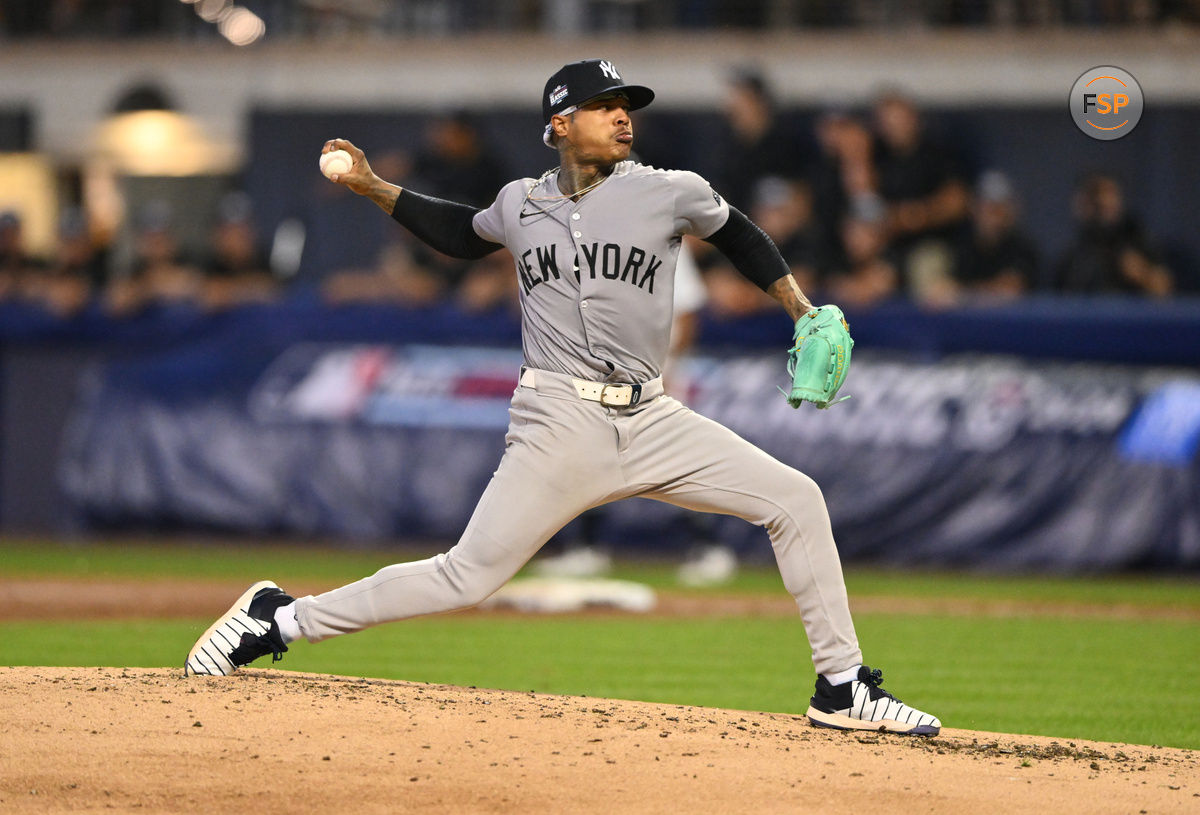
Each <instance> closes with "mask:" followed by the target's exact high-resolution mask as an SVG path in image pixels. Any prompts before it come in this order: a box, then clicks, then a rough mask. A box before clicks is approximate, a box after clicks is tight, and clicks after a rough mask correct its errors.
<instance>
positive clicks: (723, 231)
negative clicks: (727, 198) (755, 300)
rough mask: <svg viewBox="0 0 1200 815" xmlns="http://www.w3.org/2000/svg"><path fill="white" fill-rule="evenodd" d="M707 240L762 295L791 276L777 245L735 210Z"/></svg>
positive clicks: (732, 208)
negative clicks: (780, 279)
mask: <svg viewBox="0 0 1200 815" xmlns="http://www.w3.org/2000/svg"><path fill="white" fill-rule="evenodd" d="M705 240H706V241H708V242H709V243H711V244H712V245H713V246H715V247H717V248H718V249H720V250H721V254H723V255H725V257H727V258H729V261H730V263H732V264H733V267H734V268H735V269H737V270H738V271H739V272H740V273H741V274H742V276H743V277H745V278H746V279H747V280H749V281H750V282H751V283H753V284H754V285H756V286H758V287H759V288H760V289H762V290H763V291H766V290H767V289H768V288H770V286H771V284H772V283H774V282H775V281H776V280H778V279H779V278H781V277H784V276H785V275H788V274H791V272H792V270H791V269H790V268H788V265H787V261H785V260H784V259H783V255H781V254H779V247H777V246H776V245H775V242H774V241H773V240H771V238H770V237H768V235H767V233H766V232H763V231H762V229H761V228H760V227H759V226H758V224H756V223H754V222H753V221H751V220H750V219H749V218H747V217H746V216H745V215H744V214H742V212H741V211H740V210H738V209H737V208H735V207H730V208H729V220H727V221H726V222H725V225H724V226H722V227H721V228H720V229H718V230H717V231H716V232H714V233H712V234H711V235H709V236H708V237H707V238H705Z"/></svg>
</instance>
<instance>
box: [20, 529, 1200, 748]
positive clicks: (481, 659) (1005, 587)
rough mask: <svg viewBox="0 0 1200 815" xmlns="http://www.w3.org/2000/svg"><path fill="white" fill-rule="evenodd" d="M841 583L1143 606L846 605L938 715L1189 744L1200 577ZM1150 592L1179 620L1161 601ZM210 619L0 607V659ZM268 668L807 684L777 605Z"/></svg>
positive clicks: (863, 633) (156, 552)
mask: <svg viewBox="0 0 1200 815" xmlns="http://www.w3.org/2000/svg"><path fill="white" fill-rule="evenodd" d="M414 556H415V555H414V553H413V552H404V553H402V554H401V555H397V554H396V553H387V552H381V551H329V550H323V549H307V548H296V547H291V548H286V549H280V548H278V547H267V548H265V549H257V548H252V547H249V546H243V547H231V546H228V545H207V546H206V545H188V546H155V545H136V544H126V545H121V546H111V547H95V546H89V547H76V548H69V547H59V546H47V545H38V544H33V543H19V544H8V545H4V546H0V576H2V577H9V578H12V577H19V576H31V577H32V576H55V577H63V576H90V577H105V576H109V577H130V576H137V577H143V578H146V579H154V578H156V577H206V578H224V577H228V578H239V579H240V578H245V579H247V581H249V580H250V579H254V578H258V577H261V576H270V577H272V578H274V579H276V580H278V581H279V582H280V583H281V584H283V585H285V586H286V585H287V580H288V579H289V578H290V579H293V580H300V579H306V580H312V579H317V578H319V579H321V580H327V581H329V583H330V585H336V584H338V583H341V582H344V581H347V580H351V579H354V578H356V577H359V576H362V575H363V574H367V573H370V572H371V571H373V570H375V569H376V568H378V567H380V566H382V565H385V564H387V563H389V562H392V561H394V560H400V559H410V558H412V557H414ZM672 570H673V564H624V565H623V566H622V567H621V568H620V570H619V575H618V576H621V577H625V578H631V579H641V580H643V581H644V582H647V583H650V584H651V585H655V586H658V587H663V588H666V587H671V588H674V581H673V577H672ZM847 582H848V584H849V588H850V592H851V595H852V596H855V597H896V598H946V597H949V598H961V599H984V600H995V601H1022V602H1030V603H1034V604H1045V603H1068V604H1083V605H1088V606H1091V607H1095V606H1121V607H1123V608H1130V609H1134V610H1135V612H1136V610H1137V609H1144V610H1145V611H1146V615H1145V617H1144V618H1141V617H1139V616H1138V615H1137V614H1136V613H1134V614H1132V615H1131V616H1130V617H1129V618H1120V619H1117V618H1096V617H1080V616H1077V615H1072V614H1069V613H1062V614H1058V613H1055V612H1054V611H1053V610H1051V611H1046V610H1040V611H1038V612H1037V613H1036V614H1034V613H1030V614H1029V615H1026V616H1003V617H994V616H966V615H962V614H957V615H936V614H930V613H911V614H897V613H888V614H879V613H869V614H867V613H860V614H859V615H857V618H856V622H857V626H858V630H859V636H860V638H861V640H862V645H863V650H864V652H865V653H866V655H867V659H868V661H869V662H870V663H872V664H873V665H875V666H877V667H882V668H884V670H885V676H886V677H887V679H888V682H887V685H886V686H885V687H890V688H891V689H892V690H893V691H894V692H895V693H897V695H899V696H901V697H902V698H905V699H907V700H908V701H911V702H913V703H914V704H916V705H918V706H919V707H923V708H925V709H927V710H930V711H932V712H934V713H936V714H938V715H939V716H940V717H941V718H942V720H943V722H944V723H945V724H946V725H947V726H949V727H962V728H971V729H980V730H990V731H998V732H1008V733H1029V734H1039V735H1048V736H1057V737H1061V738H1067V739H1069V738H1087V739H1097V740H1103V741H1125V742H1133V743H1141V744H1160V745H1169V746H1176V747H1187V748H1192V749H1200V678H1197V675H1196V674H1195V672H1194V671H1192V670H1191V669H1190V667H1189V666H1190V665H1191V663H1192V661H1193V660H1194V659H1195V657H1196V655H1197V653H1198V652H1200V624H1198V623H1197V622H1196V619H1200V582H1198V581H1197V580H1195V579H1169V578H1152V577H1137V578H1125V577H1122V578H1107V579H1099V578H1089V579H1062V578H1054V579H1051V578H989V577H981V576H971V575H961V574H928V573H920V574H913V573H898V572H885V571H878V570H860V569H857V568H854V567H853V566H851V567H849V568H847ZM696 591H698V592H700V593H703V592H704V591H710V592H711V591H714V590H711V589H709V590H696ZM720 591H724V592H733V593H739V594H751V595H753V594H761V593H770V594H775V595H778V594H780V593H781V592H782V591H783V589H782V587H781V585H780V581H779V578H778V575H777V574H776V573H775V572H774V570H772V569H768V568H754V569H744V570H743V572H742V574H741V575H740V576H739V578H738V580H737V581H736V582H735V583H734V584H733V585H732V586H728V587H725V588H723V589H721V590H720ZM1163 609H1170V610H1172V611H1174V612H1182V616H1184V617H1186V618H1185V619H1164V618H1163V615H1162V614H1161V613H1158V612H1160V611H1161V610H1163ZM1066 611H1068V609H1065V608H1064V612H1066ZM1188 618H1190V619H1188ZM209 622H211V621H210V620H207V619H205V620H190V621H180V620H172V621H165V620H164V621H128V622H122V621H80V622H77V623H69V624H68V623H61V622H38V623H28V622H21V623H0V663H2V664H5V665H64V666H65V665H80V666H88V665H100V666H146V667H154V666H164V665H166V666H175V665H180V664H181V663H182V660H183V657H184V656H185V654H186V651H187V649H188V647H189V646H190V645H191V643H192V641H193V640H194V639H195V637H196V636H197V635H198V634H199V633H200V632H201V631H202V630H203V629H204V628H205V627H206V626H207V624H208V623H209ZM276 667H279V668H285V667H286V668H287V669H290V670H298V671H317V672H328V673H337V674H345V675H352V676H373V677H388V678H397V679H407V680H414V681H424V682H445V683H451V684H456V685H466V686H470V685H474V686H478V687H494V688H507V689H515V690H536V691H539V692H547V693H566V694H585V695H589V696H607V697H615V698H623V699H639V700H645V701H655V702H670V703H678V704H691V705H709V706H717V707H729V708H744V709H754V710H771V711H780V712H793V713H802V712H803V711H804V709H805V707H806V706H807V697H808V694H809V693H811V686H812V667H811V664H810V662H809V659H808V646H807V643H806V641H805V639H804V634H803V629H802V627H801V626H800V623H799V620H798V619H796V620H791V619H780V618H776V617H762V618H759V617H745V618H735V619H698V620H689V619H654V618H638V617H629V616H621V615H614V616H611V617H608V616H605V617H594V616H592V617H587V616H585V617H529V618H515V617H513V616H510V615H496V616H490V615H446V616H439V617H432V618H427V619H421V620H412V621H408V622H405V623H401V624H396V625H389V626H382V627H380V628H377V629H373V630H370V631H365V632H362V633H361V634H357V635H355V636H353V637H344V638H340V639H335V640H330V641H328V642H324V643H321V644H320V645H317V646H309V645H307V644H300V645H297V646H295V647H294V648H293V649H292V651H291V652H290V653H289V654H288V655H287V657H286V658H285V661H284V662H282V663H279V665H278V666H276Z"/></svg>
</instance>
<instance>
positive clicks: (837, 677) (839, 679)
mask: <svg viewBox="0 0 1200 815" xmlns="http://www.w3.org/2000/svg"><path fill="white" fill-rule="evenodd" d="M861 667H862V665H855V666H854V667H853V668H847V669H846V670H844V671H838V672H837V673H835V674H821V676H823V677H825V681H826V682H828V683H829V684H830V685H842V684H844V683H846V682H849V681H850V680H851V679H858V669H859V668H861Z"/></svg>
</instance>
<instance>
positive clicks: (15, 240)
mask: <svg viewBox="0 0 1200 815" xmlns="http://www.w3.org/2000/svg"><path fill="white" fill-rule="evenodd" d="M41 265H42V264H41V263H40V262H39V261H38V260H37V259H36V258H34V257H31V256H30V255H28V254H26V252H25V237H24V234H23V231H22V224H21V216H20V215H18V214H17V213H16V212H14V211H12V210H7V211H4V212H0V300H6V299H15V298H19V297H23V296H24V294H25V292H26V289H27V287H28V285H29V282H30V279H31V276H32V275H33V274H34V273H35V272H36V271H37V270H38V269H39V268H40V267H41Z"/></svg>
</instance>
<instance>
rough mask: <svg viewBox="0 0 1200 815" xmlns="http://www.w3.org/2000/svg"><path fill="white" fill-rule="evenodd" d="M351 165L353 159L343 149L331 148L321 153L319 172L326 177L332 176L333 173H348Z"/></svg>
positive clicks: (352, 164)
mask: <svg viewBox="0 0 1200 815" xmlns="http://www.w3.org/2000/svg"><path fill="white" fill-rule="evenodd" d="M353 166H354V159H353V158H351V157H350V154H349V153H347V152H346V151H345V150H331V151H330V152H328V153H322V154H321V172H322V173H324V174H325V177H326V178H333V176H334V174H335V173H337V174H338V175H341V174H342V173H348V172H350V168H352V167H353Z"/></svg>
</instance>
